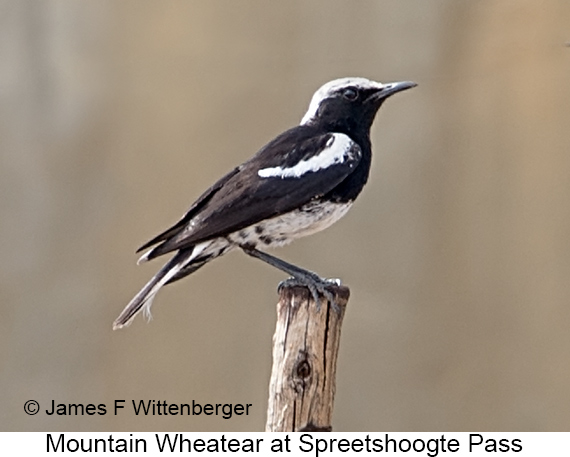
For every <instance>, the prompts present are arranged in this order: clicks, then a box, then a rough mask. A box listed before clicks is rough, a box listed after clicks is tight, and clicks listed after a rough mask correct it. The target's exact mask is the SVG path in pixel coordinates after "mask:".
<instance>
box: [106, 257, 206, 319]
mask: <svg viewBox="0 0 570 457" xmlns="http://www.w3.org/2000/svg"><path fill="white" fill-rule="evenodd" d="M193 250H194V249H193V248H189V249H182V250H180V251H178V253H177V254H176V255H175V256H174V257H173V258H172V259H170V260H169V261H168V262H167V263H166V264H165V265H164V266H163V267H162V268H161V269H160V271H159V272H158V273H157V274H155V275H154V276H153V277H152V278H151V280H150V281H149V282H147V283H146V285H145V286H144V287H143V288H142V289H141V290H140V292H139V293H138V294H136V295H135V297H134V298H133V299H132V300H131V301H130V303H129V304H128V305H127V306H126V307H125V309H124V310H123V312H122V313H121V314H120V315H119V317H117V319H115V322H114V323H113V330H117V329H120V328H123V327H126V326H128V325H130V324H131V322H132V321H133V319H134V317H135V316H136V315H137V314H138V313H140V312H141V310H142V311H143V313H144V314H145V316H147V317H148V318H150V317H151V316H150V307H151V305H152V301H153V299H154V296H155V295H156V293H157V292H158V291H159V289H160V288H161V287H162V286H164V285H165V284H167V283H168V282H172V281H173V280H176V279H178V278H176V277H177V275H178V276H180V273H181V272H183V273H184V276H186V274H190V273H191V272H193V271H196V270H197V269H198V268H200V267H201V266H202V265H204V263H205V262H203V263H202V262H200V263H199V264H198V265H195V268H190V267H191V265H189V263H190V262H191V261H192V257H193ZM190 270H191V271H190Z"/></svg>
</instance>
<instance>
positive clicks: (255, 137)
mask: <svg viewBox="0 0 570 457" xmlns="http://www.w3.org/2000/svg"><path fill="white" fill-rule="evenodd" d="M569 41H570V2H568V1H566V0H560V1H554V0H550V1H542V2H536V1H532V0H505V1H484V2H483V1H480V2H475V1H472V2H457V1H455V0H429V1H427V0H426V1H423V2H417V1H412V0H377V1H361V2H358V3H356V2H352V1H340V0H321V1H317V0H314V1H300V0H299V1H288V2H266V1H261V0H248V1H241V2H230V1H221V0H215V1H160V2H159V1H141V0H122V1H110V0H109V1H95V0H93V1H83V2H73V1H42V2H40V1H34V0H5V1H0V253H1V259H2V261H1V262H0V312H1V316H2V318H1V319H0V396H1V397H2V398H1V399H0V404H1V407H0V430H2V431H47V430H49V431H64V430H66V431H111V430H118V431H167V430H168V431H260V430H263V428H264V424H265V410H266V402H267V388H268V382H269V374H270V368H271V338H272V334H273V330H274V325H275V317H276V315H275V304H276V301H277V295H276V286H277V284H278V282H279V281H280V280H282V279H284V275H283V274H281V273H280V272H279V271H277V270H274V269H273V268H271V267H268V266H266V265H265V264H263V263H261V262H259V261H257V260H254V259H251V258H249V257H247V256H245V255H243V254H242V253H239V252H233V253H231V254H229V255H227V256H225V257H224V258H223V259H219V260H217V261H215V262H212V263H211V264H209V265H208V266H206V267H205V268H204V269H202V270H200V271H198V272H197V273H196V274H194V275H192V276H190V277H189V278H188V279H186V280H184V281H182V282H179V283H176V284H175V285H172V286H169V287H167V288H165V289H163V290H162V292H161V293H160V294H159V295H158V297H157V299H156V301H155V305H154V308H153V315H154V320H153V321H152V322H151V323H150V324H147V323H146V322H145V321H144V319H142V317H139V318H137V319H136V321H135V322H134V324H133V325H132V326H131V327H130V328H128V329H124V330H121V331H116V332H113V331H112V330H111V325H112V322H113V320H114V319H115V317H117V315H118V313H119V312H120V311H121V310H122V309H123V307H124V306H125V304H126V303H127V302H128V301H129V300H130V299H131V297H132V296H133V295H134V294H135V293H136V292H137V291H138V290H139V288H140V287H142V285H143V284H144V283H145V282H146V281H147V280H148V279H149V278H150V277H151V276H152V275H153V274H154V272H155V271H157V270H158V268H159V267H160V265H161V260H157V261H154V262H151V263H148V264H144V265H141V266H136V264H135V262H136V259H137V256H135V254H134V251H135V249H136V248H137V247H138V246H140V245H141V244H142V243H143V242H145V241H147V240H148V239H150V238H151V237H153V236H154V235H155V234H157V233H158V232H159V231H162V230H163V229H165V228H167V227H168V226H170V225H171V224H172V223H174V222H176V221H177V220H178V218H179V217H180V216H181V215H182V214H183V212H184V211H185V210H186V209H187V208H188V207H189V206H190V204H191V203H192V202H193V201H194V199H195V198H197V197H198V196H199V194H200V193H201V192H202V191H203V190H205V188H207V187H208V186H209V185H210V184H212V183H213V182H214V181H215V180H216V179H218V178H219V177H221V176H222V175H223V174H224V173H226V172H227V171H229V170H230V169H232V168H233V167H234V166H236V165H237V164H239V163H241V162H242V161H244V160H245V159H247V158H249V157H250V156H251V155H252V154H253V153H255V152H256V151H257V150H258V149H259V148H260V147H261V146H262V145H264V144H265V143H266V142H267V141H268V140H270V139H271V138H273V137H274V136H275V135H276V134H278V133H280V132H281V131H283V130H285V129H286V128H289V127H291V126H293V125H295V124H297V123H298V122H299V120H300V118H301V117H302V115H303V114H304V112H305V110H306V108H307V106H308V103H309V100H310V97H311V96H312V94H313V92H314V91H315V90H316V89H317V88H318V87H319V86H320V85H321V84H323V83H324V82H326V81H328V80H330V79H333V78H338V77H343V76H364V77H368V78H371V79H376V80H380V81H383V82H389V81H399V80H413V81H416V82H417V83H419V86H418V87H417V88H415V89H413V90H412V91H409V92H405V93H403V94H399V95H397V96H395V97H394V98H392V99H390V100H389V101H388V102H387V103H386V104H385V105H384V107H383V108H382V109H381V111H380V113H379V115H378V117H377V119H376V122H375V125H374V127H373V131H372V143H373V148H374V159H373V166H372V171H371V176H370V181H369V184H368V186H367V187H366V188H365V190H364V192H363V194H362V195H361V197H360V198H359V200H358V201H357V203H356V204H355V205H354V207H353V209H352V210H351V211H350V213H349V214H348V216H347V217H346V218H344V219H343V220H342V221H340V222H339V223H338V224H336V225H335V226H333V227H331V228H330V229H328V230H327V231H325V232H322V233H320V234H318V235H315V236H313V237H309V238H305V239H303V240H300V241H297V242H296V243H295V244H293V245H291V246H289V247H286V248H283V249H281V250H280V251H278V252H277V251H275V253H276V254H277V255H279V256H280V257H282V258H284V259H286V260H289V261H291V262H293V263H296V264H298V265H301V266H304V267H306V268H309V269H312V270H314V271H317V272H319V273H320V274H321V275H323V276H328V277H340V278H342V279H343V281H344V282H345V283H346V284H347V285H349V286H350V288H351V291H352V295H351V299H350V302H349V305H348V309H347V314H346V318H345V321H344V327H343V338H342V342H341V351H340V356H339V363H338V378H337V396H336V404H335V414H334V423H333V426H334V428H335V430H337V431H467V430H481V431H487V430H488V431H506V430H509V431H568V430H569V429H570V414H569V413H568V411H569V406H568V405H569V403H570V280H569V278H570V242H569V240H570V204H569V196H570V179H569V175H570V84H569V77H570V47H568V46H567V42H569ZM29 399H35V400H37V401H38V402H39V403H40V405H41V408H42V411H41V412H40V414H38V415H36V416H28V415H26V414H25V413H24V411H23V405H24V402H25V401H26V400H29ZM115 399H126V400H127V401H130V400H131V399H135V400H139V399H143V400H151V399H154V400H166V401H167V402H170V403H188V402H191V401H192V400H195V401H197V402H199V403H252V404H253V407H252V410H251V414H250V415H249V416H239V417H234V418H232V419H230V420H224V419H222V418H221V417H215V416H206V417H204V416H199V417H195V416H194V417H192V416H190V417H188V416H154V417H144V416H142V417H141V416H139V417H137V416H135V415H134V414H133V413H132V412H130V411H128V410H125V412H124V413H122V414H121V415H119V416H114V415H113V414H112V404H113V401H114V400H115ZM52 400H55V402H56V403H84V404H87V403H94V404H96V405H97V404H99V403H105V404H107V409H108V414H107V415H105V416H99V415H95V416H82V417H81V416H80V417H69V416H47V415H46V414H45V413H44V409H45V408H48V407H49V406H50V404H51V401H52Z"/></svg>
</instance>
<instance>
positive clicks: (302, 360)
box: [265, 285, 350, 432]
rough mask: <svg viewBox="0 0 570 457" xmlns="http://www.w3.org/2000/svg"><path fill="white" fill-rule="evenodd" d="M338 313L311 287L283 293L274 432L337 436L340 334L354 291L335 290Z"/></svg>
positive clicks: (272, 389) (271, 415)
mask: <svg viewBox="0 0 570 457" xmlns="http://www.w3.org/2000/svg"><path fill="white" fill-rule="evenodd" d="M329 290H330V292H331V293H332V294H333V295H334V297H335V302H336V305H337V307H336V308H337V310H338V311H337V310H335V308H333V306H332V305H331V303H329V302H327V300H326V299H325V298H324V297H321V300H320V301H321V306H320V310H318V309H317V305H316V304H315V301H314V299H313V297H312V296H311V293H310V292H309V290H308V289H307V288H305V287H287V286H286V287H282V288H281V289H280V291H279V303H278V304H277V325H276V327H275V335H274V336H273V369H272V372H271V382H270V385H269V403H268V408H267V424H266V426H265V430H266V431H268V432H293V431H331V430H332V426H331V423H332V411H333V404H334V395H335V376H336V360H337V355H338V349H339V345H340V328H341V325H342V319H343V317H344V311H345V309H346V304H347V302H348V297H349V295H350V291H349V289H348V287H345V286H334V285H331V287H330V289H329Z"/></svg>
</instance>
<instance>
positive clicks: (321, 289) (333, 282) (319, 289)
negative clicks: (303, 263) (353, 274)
mask: <svg viewBox="0 0 570 457" xmlns="http://www.w3.org/2000/svg"><path fill="white" fill-rule="evenodd" d="M340 285H341V281H340V279H337V278H330V279H329V278H321V277H320V276H318V275H316V274H314V273H311V274H310V275H307V276H306V277H291V278H288V279H285V280H284V281H281V282H280V283H279V286H278V288H277V290H278V291H279V292H281V289H282V288H283V287H296V286H300V287H306V288H307V289H309V292H311V296H312V297H313V300H314V301H315V304H316V305H317V311H320V310H321V296H323V297H324V298H325V299H326V300H327V301H328V302H329V303H330V304H331V306H332V308H333V309H334V310H335V311H336V312H337V313H340V311H341V310H340V307H339V306H338V304H337V303H336V300H335V296H334V294H333V293H332V292H331V291H330V290H329V287H330V286H340Z"/></svg>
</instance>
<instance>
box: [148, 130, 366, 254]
mask: <svg viewBox="0 0 570 457" xmlns="http://www.w3.org/2000/svg"><path fill="white" fill-rule="evenodd" d="M361 156H362V151H361V149H360V147H359V146H358V144H356V143H355V142H354V141H352V139H350V137H348V136H347V135H344V134H340V133H324V134H315V132H311V131H310V129H307V128H305V127H296V128H294V129H291V130H289V131H287V132H285V133H283V134H282V135H280V136H279V137H277V138H276V139H275V140H273V141H272V142H271V143H269V144H268V145H267V146H265V147H264V148H263V149H262V150H261V151H259V152H258V153H257V154H256V155H255V156H254V157H253V158H252V159H250V160H249V161H248V162H245V163H244V164H243V165H241V166H240V167H238V168H237V169H236V170H234V172H233V173H231V174H230V175H226V176H225V177H224V178H222V180H221V181H220V182H218V183H216V184H215V185H214V186H213V187H212V188H211V190H210V191H209V192H207V193H206V194H204V195H205V196H202V197H201V199H200V200H199V202H200V203H196V204H194V205H193V206H192V208H191V210H190V211H189V212H188V213H187V214H186V215H185V216H184V217H183V219H182V220H181V221H180V222H179V223H178V224H176V225H175V226H174V227H172V228H171V229H169V230H167V231H166V232H164V234H162V235H161V236H159V237H157V238H155V240H157V241H161V240H164V241H163V242H162V243H161V244H160V245H158V246H157V247H156V248H154V249H153V250H151V251H150V252H149V253H147V254H146V255H145V256H144V258H145V259H147V260H150V259H152V258H155V257H157V256H159V255H162V254H165V253H167V252H171V251H174V250H177V249H182V248H185V247H189V246H191V245H194V244H196V243H199V242H201V241H205V240H208V239H212V238H216V237H219V236H224V235H228V234H230V233H233V232H236V231H238V230H241V229H243V228H245V227H248V226H250V225H252V224H255V223H257V222H260V221H262V220H265V219H268V218H271V217H275V216H278V215H281V214H284V213H287V212H290V211H292V210H294V209H296V208H299V207H300V206H302V205H303V204H305V203H308V202H309V201H311V200H313V199H315V198H318V197H321V196H323V195H325V194H326V193H327V192H329V191H330V190H331V189H333V188H335V187H336V186H337V185H338V184H339V183H341V182H342V181H343V180H344V179H345V178H346V177H347V176H349V175H350V174H351V173H353V171H354V170H355V168H356V167H357V166H358V163H359V162H360V159H361ZM147 245H148V243H147Z"/></svg>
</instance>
